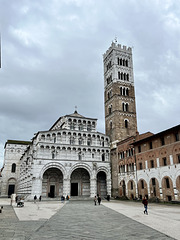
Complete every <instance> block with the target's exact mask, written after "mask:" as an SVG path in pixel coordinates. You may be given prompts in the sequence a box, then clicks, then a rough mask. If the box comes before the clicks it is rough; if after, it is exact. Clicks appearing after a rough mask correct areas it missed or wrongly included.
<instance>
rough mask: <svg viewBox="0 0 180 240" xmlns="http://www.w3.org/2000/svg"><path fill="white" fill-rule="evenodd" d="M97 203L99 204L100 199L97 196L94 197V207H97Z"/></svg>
mask: <svg viewBox="0 0 180 240" xmlns="http://www.w3.org/2000/svg"><path fill="white" fill-rule="evenodd" d="M97 202H98V204H99V205H100V204H101V197H100V196H99V194H98V195H97V197H96V196H95V197H94V205H97Z"/></svg>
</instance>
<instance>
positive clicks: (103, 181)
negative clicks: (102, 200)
mask: <svg viewBox="0 0 180 240" xmlns="http://www.w3.org/2000/svg"><path fill="white" fill-rule="evenodd" d="M97 194H98V195H100V196H101V197H105V196H107V173H106V171H104V169H103V168H102V169H101V170H100V169H99V171H98V172H97Z"/></svg>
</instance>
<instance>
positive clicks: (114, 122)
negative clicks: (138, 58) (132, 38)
mask: <svg viewBox="0 0 180 240" xmlns="http://www.w3.org/2000/svg"><path fill="white" fill-rule="evenodd" d="M103 62H104V105H105V127H106V135H108V136H109V137H110V140H111V143H112V144H113V143H116V142H118V141H121V140H124V139H126V138H128V137H130V136H135V135H136V132H137V120H136V104H135V91H134V76H133V60H132V49H131V48H130V47H128V48H127V47H126V46H121V45H120V44H117V43H116V42H112V44H111V46H110V47H109V49H108V50H107V51H106V53H105V54H104V55H103Z"/></svg>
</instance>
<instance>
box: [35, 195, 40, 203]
mask: <svg viewBox="0 0 180 240" xmlns="http://www.w3.org/2000/svg"><path fill="white" fill-rule="evenodd" d="M36 201H37V196H36V195H35V196H34V203H36ZM39 202H41V196H39Z"/></svg>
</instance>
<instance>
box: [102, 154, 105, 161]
mask: <svg viewBox="0 0 180 240" xmlns="http://www.w3.org/2000/svg"><path fill="white" fill-rule="evenodd" d="M104 161H105V155H104V153H103V154H102V162H104Z"/></svg>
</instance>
